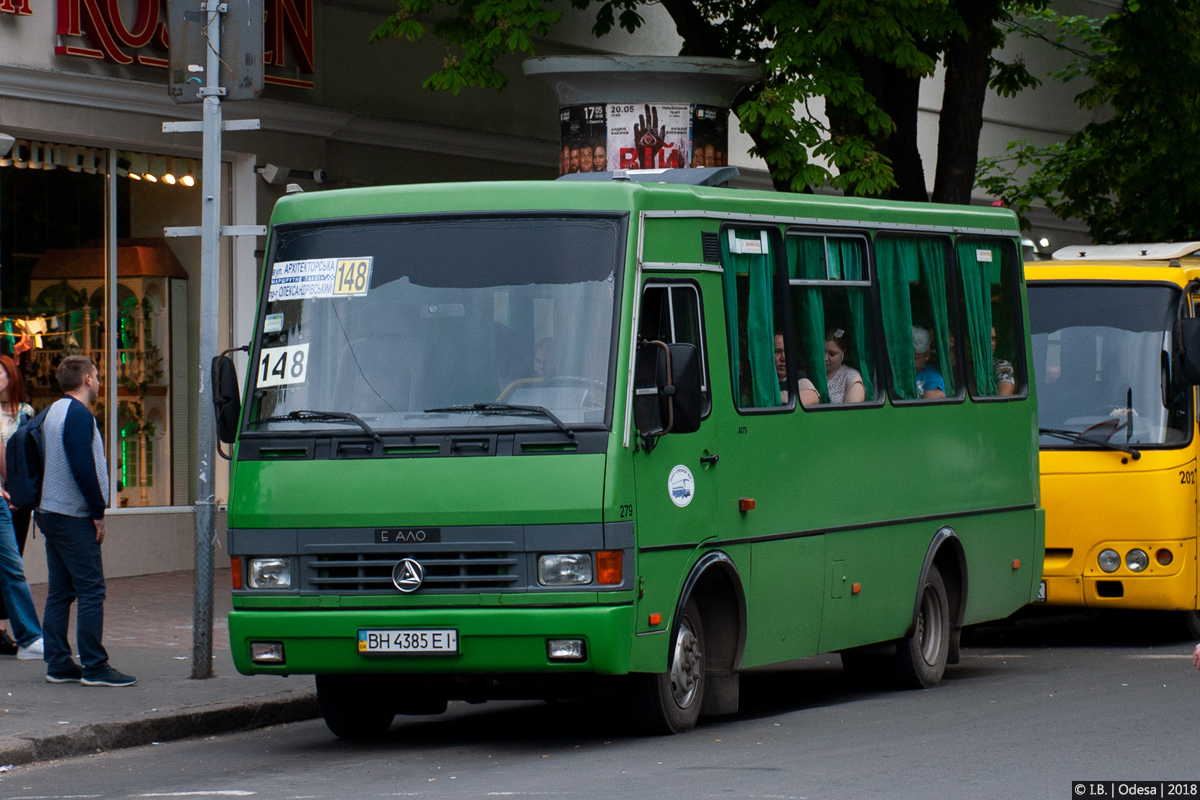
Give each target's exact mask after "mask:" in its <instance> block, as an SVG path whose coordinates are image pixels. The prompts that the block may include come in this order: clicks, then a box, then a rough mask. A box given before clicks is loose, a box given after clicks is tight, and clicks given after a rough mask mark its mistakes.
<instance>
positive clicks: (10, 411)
mask: <svg viewBox="0 0 1200 800" xmlns="http://www.w3.org/2000/svg"><path fill="white" fill-rule="evenodd" d="M31 417H33V407H32V406H31V405H29V403H27V402H25V381H24V380H22V378H21V371H20V369H18V368H17V362H16V361H14V360H13V358H12V356H5V355H0V453H3V447H4V444H5V443H6V442H8V439H9V437H10V436H12V435H13V434H14V433H15V432H16V430H17V428H18V427H19V426H20V424H21V423H22V422H24V421H25V420H27V419H30V418H31ZM3 472H4V457H3V455H0V477H3ZM8 506H9V511H10V513H11V515H12V526H13V532H14V533H15V534H16V537H17V553H18V555H20V556H21V558H24V557H25V539H26V538H27V537H28V535H29V521H30V519H31V518H32V516H33V506H26V507H25V508H17V507H15V506H14V505H13V504H12V502H11V501H9V503H8ZM22 574H24V565H23V564H22ZM8 616H9V614H8V606H7V605H6V603H5V602H4V593H3V592H0V655H5V656H15V655H20V654H21V650H20V648H19V646H18V644H17V642H15V641H13V640H12V637H10V636H9V635H8V632H7V631H5V630H4V623H5V621H6V620H7V619H8ZM14 627H15V626H14ZM18 638H20V637H18ZM28 657H33V656H28ZM36 657H38V658H41V651H40V650H39V651H38V653H37V654H36Z"/></svg>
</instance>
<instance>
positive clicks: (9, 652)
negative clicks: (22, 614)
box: [0, 631, 17, 656]
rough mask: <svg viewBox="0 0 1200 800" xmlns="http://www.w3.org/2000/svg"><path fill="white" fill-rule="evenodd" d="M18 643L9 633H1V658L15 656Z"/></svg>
mask: <svg viewBox="0 0 1200 800" xmlns="http://www.w3.org/2000/svg"><path fill="white" fill-rule="evenodd" d="M16 654H17V643H16V642H14V641H13V639H12V637H11V636H9V635H8V631H0V656H15V655H16Z"/></svg>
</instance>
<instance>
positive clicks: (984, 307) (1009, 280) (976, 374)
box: [954, 238, 1025, 397]
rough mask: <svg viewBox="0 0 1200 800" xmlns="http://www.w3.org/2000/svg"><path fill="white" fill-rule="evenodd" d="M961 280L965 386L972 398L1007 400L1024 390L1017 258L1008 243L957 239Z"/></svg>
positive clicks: (1010, 244) (957, 256)
mask: <svg viewBox="0 0 1200 800" xmlns="http://www.w3.org/2000/svg"><path fill="white" fill-rule="evenodd" d="M954 254H955V256H956V258H957V260H958V274H959V280H961V281H962V303H961V308H962V320H963V325H964V330H963V334H964V336H965V337H966V340H967V341H966V346H965V347H964V348H963V355H964V357H965V358H966V363H967V382H968V384H969V385H970V387H971V395H972V396H973V397H1007V396H1009V395H1013V394H1017V393H1018V391H1019V390H1020V389H1021V388H1022V386H1023V385H1024V380H1023V378H1024V374H1025V373H1024V366H1025V364H1024V357H1025V352H1024V350H1025V349H1024V348H1023V347H1019V346H1017V342H1019V341H1021V337H1020V335H1019V334H1020V316H1019V315H1018V314H1017V303H1016V296H1017V295H1016V282H1017V277H1018V276H1017V269H1018V265H1017V258H1016V252H1015V250H1014V248H1013V245H1012V242H1009V241H1000V240H990V241H989V240H980V239H966V238H959V240H958V241H957V242H956V243H955V246H954Z"/></svg>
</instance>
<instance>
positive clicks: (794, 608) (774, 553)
mask: <svg viewBox="0 0 1200 800" xmlns="http://www.w3.org/2000/svg"><path fill="white" fill-rule="evenodd" d="M753 558H754V577H753V580H751V581H750V597H749V599H748V605H749V609H748V610H747V617H748V619H747V628H748V629H749V635H748V636H747V637H746V653H745V656H744V658H743V659H742V665H743V666H745V667H752V666H757V665H759V664H772V663H775V662H779V661H788V660H791V659H794V658H803V657H805V656H810V655H812V654H813V653H815V652H817V643H818V639H819V635H820V632H821V603H822V598H823V597H824V596H825V594H826V591H825V537H824V536H806V537H803V538H799V539H784V540H782V541H777V542H760V543H758V544H755V545H753Z"/></svg>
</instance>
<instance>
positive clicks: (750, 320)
mask: <svg viewBox="0 0 1200 800" xmlns="http://www.w3.org/2000/svg"><path fill="white" fill-rule="evenodd" d="M740 233H741V235H738V234H737V232H735V234H734V235H735V236H737V238H739V239H749V240H758V239H760V238H761V234H760V233H759V231H742V232H740ZM721 263H722V265H724V267H725V268H724V270H723V271H722V280H723V285H724V289H725V315H726V319H727V323H728V324H727V325H726V329H727V330H728V331H729V363H730V369H731V371H732V379H733V385H734V386H735V387H739V393H740V387H741V380H740V371H741V364H740V360H741V350H740V349H739V344H740V343H739V340H738V339H739V337H738V328H739V327H740V326H741V319H740V317H739V315H738V297H737V276H738V275H746V276H747V289H748V293H747V319H746V352H747V361H748V364H747V367H748V368H749V370H750V376H749V378H750V380H749V385H750V402H751V404H752V405H753V406H754V407H757V408H761V407H767V406H777V405H779V404H780V399H779V397H780V396H779V381H778V378H777V376H776V374H775V323H774V307H775V305H774V292H773V286H772V281H773V279H774V277H775V276H774V269H772V262H771V255H770V254H769V253H764V254H762V255H758V254H753V253H733V252H731V251H730V248H729V236H728V234H727V233H724V232H722V236H721Z"/></svg>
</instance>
